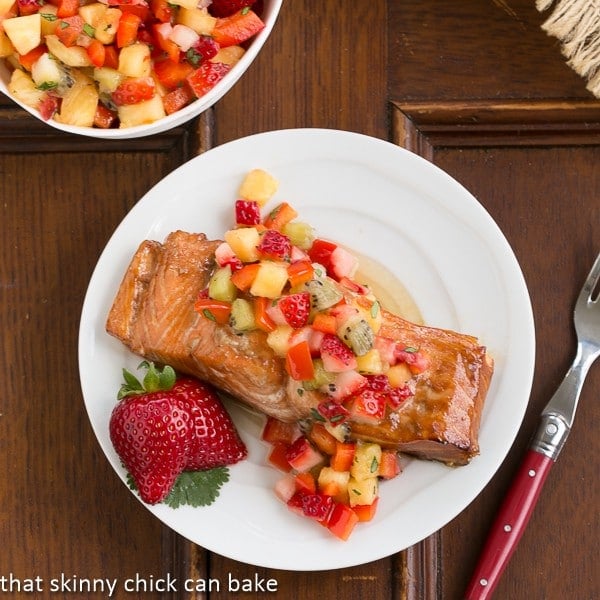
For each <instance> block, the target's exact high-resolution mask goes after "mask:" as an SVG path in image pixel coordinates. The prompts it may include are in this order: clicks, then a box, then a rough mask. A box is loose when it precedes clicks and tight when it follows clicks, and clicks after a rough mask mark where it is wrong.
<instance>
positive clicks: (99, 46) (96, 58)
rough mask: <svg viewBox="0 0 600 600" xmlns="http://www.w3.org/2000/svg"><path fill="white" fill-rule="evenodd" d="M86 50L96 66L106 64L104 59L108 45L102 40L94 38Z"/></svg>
mask: <svg viewBox="0 0 600 600" xmlns="http://www.w3.org/2000/svg"><path fill="white" fill-rule="evenodd" d="M86 51H87V53H88V56H89V57H90V60H91V61H92V64H93V65H94V66H95V67H103V66H104V61H105V60H106V46H105V45H104V44H103V43H102V42H100V41H98V40H97V39H95V38H94V39H92V40H91V41H90V45H89V46H88V47H87V48H86Z"/></svg>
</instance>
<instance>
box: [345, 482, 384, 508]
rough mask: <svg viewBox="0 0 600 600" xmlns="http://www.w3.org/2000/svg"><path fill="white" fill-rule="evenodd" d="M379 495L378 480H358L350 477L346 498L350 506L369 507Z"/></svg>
mask: <svg viewBox="0 0 600 600" xmlns="http://www.w3.org/2000/svg"><path fill="white" fill-rule="evenodd" d="M378 494H379V480H378V479H377V477H367V478H366V479H361V480H358V479H356V478H354V477H350V480H349V481H348V498H349V500H350V506H357V505H366V506H368V505H370V504H373V502H375V499H376V498H377V496H378Z"/></svg>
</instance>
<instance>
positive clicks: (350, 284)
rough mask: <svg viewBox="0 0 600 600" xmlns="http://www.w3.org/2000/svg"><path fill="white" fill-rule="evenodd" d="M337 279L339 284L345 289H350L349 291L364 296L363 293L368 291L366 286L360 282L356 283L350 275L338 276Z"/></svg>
mask: <svg viewBox="0 0 600 600" xmlns="http://www.w3.org/2000/svg"><path fill="white" fill-rule="evenodd" d="M338 281H339V283H340V285H341V286H343V287H345V288H346V289H347V290H350V291H351V292H354V293H355V294H360V295H362V296H364V295H365V294H368V293H369V288H368V287H366V286H364V285H361V284H360V283H357V282H356V281H354V280H353V279H350V277H340V278H339V280H338Z"/></svg>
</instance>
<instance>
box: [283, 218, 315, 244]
mask: <svg viewBox="0 0 600 600" xmlns="http://www.w3.org/2000/svg"><path fill="white" fill-rule="evenodd" d="M282 233H283V234H285V235H287V237H288V238H290V242H291V243H292V244H293V245H294V246H298V248H300V249H301V250H308V249H309V248H310V247H311V246H312V243H313V241H314V239H315V232H314V230H313V228H312V227H311V226H310V225H309V224H308V223H303V222H301V221H291V222H289V223H286V224H285V225H284V226H283V232H282Z"/></svg>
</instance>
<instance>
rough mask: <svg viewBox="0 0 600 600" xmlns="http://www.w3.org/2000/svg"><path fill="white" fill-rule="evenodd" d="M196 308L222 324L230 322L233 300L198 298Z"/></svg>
mask: <svg viewBox="0 0 600 600" xmlns="http://www.w3.org/2000/svg"><path fill="white" fill-rule="evenodd" d="M194 310H195V311H196V312H198V313H200V314H201V315H202V316H204V317H206V318H207V319H209V320H211V321H215V322H216V323H219V324H221V325H223V324H225V323H228V322H229V315H231V302H223V301H221V300H213V299H212V298H198V300H196V302H195V304H194Z"/></svg>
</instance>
